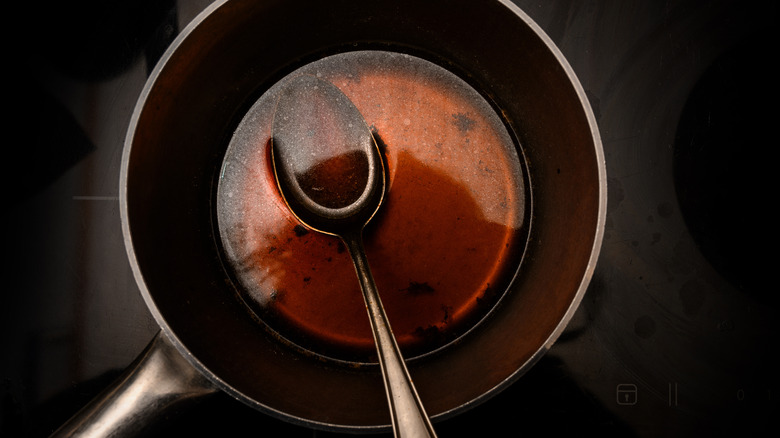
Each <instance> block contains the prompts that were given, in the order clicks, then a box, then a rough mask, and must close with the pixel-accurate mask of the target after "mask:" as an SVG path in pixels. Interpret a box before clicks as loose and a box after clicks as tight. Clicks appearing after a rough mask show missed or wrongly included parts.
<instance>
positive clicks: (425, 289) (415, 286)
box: [402, 281, 435, 295]
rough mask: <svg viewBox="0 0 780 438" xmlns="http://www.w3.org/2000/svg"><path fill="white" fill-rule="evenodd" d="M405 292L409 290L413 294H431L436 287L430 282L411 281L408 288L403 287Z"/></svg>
mask: <svg viewBox="0 0 780 438" xmlns="http://www.w3.org/2000/svg"><path fill="white" fill-rule="evenodd" d="M402 290H403V291H405V292H409V293H410V294H412V295H419V294H429V293H432V292H433V291H434V290H435V289H434V288H432V287H431V286H430V285H429V284H428V282H422V283H418V282H416V281H410V282H409V287H407V288H406V289H402Z"/></svg>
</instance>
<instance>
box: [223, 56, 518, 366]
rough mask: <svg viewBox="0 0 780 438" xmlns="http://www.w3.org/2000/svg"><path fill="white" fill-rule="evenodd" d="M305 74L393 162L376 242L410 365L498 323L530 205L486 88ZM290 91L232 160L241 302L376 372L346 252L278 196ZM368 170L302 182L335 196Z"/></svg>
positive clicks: (418, 68) (379, 279)
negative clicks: (333, 190) (281, 134)
mask: <svg viewBox="0 0 780 438" xmlns="http://www.w3.org/2000/svg"><path fill="white" fill-rule="evenodd" d="M302 73H306V74H311V75H315V76H317V77H319V78H320V79H323V80H327V81H330V82H331V83H332V84H334V85H335V86H337V87H338V88H339V89H340V90H341V91H342V92H343V93H344V94H345V95H346V96H347V97H348V98H349V99H350V100H351V101H352V103H354V105H355V106H356V107H357V108H358V110H359V111H360V113H361V114H362V115H363V118H364V119H365V120H366V123H367V124H368V125H369V126H370V127H371V129H372V131H373V132H374V136H375V138H376V140H377V143H378V144H379V147H380V149H381V150H382V152H383V155H384V158H385V160H386V167H387V170H388V175H387V176H388V182H389V184H388V191H387V196H386V198H385V200H384V203H383V204H382V206H381V208H380V209H379V212H378V213H377V215H376V216H375V217H374V218H373V219H372V221H371V222H370V223H369V225H368V226H367V227H366V229H365V232H364V238H365V245H366V253H367V257H368V260H369V263H370V264H371V269H372V271H373V274H374V278H375V280H376V284H377V288H378V290H379V293H380V296H381V299H382V302H383V305H384V307H385V310H386V312H387V314H388V318H389V320H390V324H391V326H392V329H393V332H394V334H395V336H396V339H397V340H398V343H399V345H400V346H401V349H402V350H403V352H404V354H405V355H406V356H407V357H412V356H414V355H419V354H424V353H427V352H430V351H432V350H435V349H437V348H440V347H442V346H444V345H446V344H447V343H449V342H451V341H452V340H454V339H456V338H458V337H459V336H461V335H463V334H464V333H466V332H467V331H468V330H469V329H470V328H471V327H473V326H474V324H476V323H477V322H478V321H480V320H481V319H482V318H484V317H485V315H487V314H488V312H489V311H490V309H491V308H493V306H494V305H495V304H496V302H497V301H498V299H499V298H500V297H501V296H502V295H503V293H504V291H505V290H506V288H507V286H508V284H509V282H510V281H511V278H512V277H513V275H514V274H515V272H516V270H517V268H518V266H519V262H520V257H521V255H522V251H523V247H524V243H525V239H526V233H527V224H526V223H525V222H526V216H527V211H526V210H527V206H526V202H527V199H530V195H528V194H527V193H526V190H527V187H526V185H525V184H526V183H525V182H524V175H523V172H524V170H523V167H524V166H523V163H522V162H521V158H520V156H519V154H518V152H517V149H516V146H515V143H514V141H513V140H512V137H511V136H510V135H509V133H508V132H507V130H506V127H505V126H504V124H503V123H502V121H501V119H500V118H499V117H498V115H497V114H496V113H495V112H494V111H493V109H492V108H491V107H490V105H489V104H488V103H487V102H486V101H485V100H484V99H483V98H482V97H481V96H480V95H479V94H478V93H477V92H476V91H475V90H474V89H472V88H471V87H470V86H468V85H467V84H466V83H465V82H463V81H461V80H460V79H458V78H457V77H456V76H454V75H452V74H451V73H449V72H447V71H445V70H444V69H442V68H440V67H438V66H436V65H434V64H432V63H430V62H428V61H425V60H422V59H420V58H416V57H413V56H409V55H404V54H398V53H392V52H383V51H364V52H350V53H344V54H340V55H334V56H330V57H327V58H324V59H322V60H320V61H317V62H314V63H311V64H308V65H306V66H304V67H303V68H301V69H299V70H298V71H296V72H294V73H292V75H296V74H302ZM278 88H279V86H278V85H276V86H274V87H272V88H271V89H270V90H268V91H267V92H266V93H265V94H263V96H261V97H260V99H258V101H257V102H256V103H255V105H254V106H253V107H252V108H251V109H250V110H249V112H248V113H247V115H246V116H245V117H244V119H243V120H242V121H241V123H240V124H239V126H238V128H237V130H236V132H235V133H234V136H233V138H232V140H231V143H230V146H229V148H228V151H227V153H226V156H225V159H224V163H223V168H222V173H221V177H220V182H219V187H218V192H217V217H218V222H219V229H220V236H221V239H222V245H223V248H224V254H225V259H226V262H227V264H228V265H229V266H231V269H232V271H233V275H234V278H235V279H236V285H237V289H238V290H239V294H240V295H241V297H242V299H243V300H244V301H245V302H246V303H247V305H248V306H249V307H250V308H251V309H252V311H253V312H254V313H255V314H256V315H257V316H258V317H259V319H260V320H262V321H263V322H264V323H265V324H267V326H268V327H269V328H271V329H272V330H273V331H275V332H276V333H278V334H279V335H281V336H282V337H284V338H285V339H287V340H289V341H291V342H292V343H294V344H296V345H298V346H300V347H302V348H304V349H306V350H309V351H312V352H315V353H317V354H321V355H323V356H328V357H331V358H336V359H340V360H350V361H361V362H364V361H373V360H374V356H375V348H374V341H373V338H372V335H371V330H370V326H369V322H368V317H367V315H366V309H365V304H364V303H363V298H362V294H361V292H360V287H359V284H358V280H357V277H356V274H355V270H354V267H353V266H352V262H351V260H350V258H349V255H348V254H347V252H346V250H345V248H344V245H343V244H342V243H341V242H340V240H339V239H338V238H336V237H333V236H329V235H324V234H321V233H317V232H314V231H310V230H308V229H307V228H305V227H304V226H302V225H301V224H300V223H298V222H297V221H296V219H295V217H294V216H293V215H292V213H290V211H289V210H288V208H287V206H286V205H285V204H284V202H283V200H282V199H281V197H280V195H279V192H278V189H277V187H276V184H275V180H274V177H273V170H272V167H271V163H270V158H269V157H270V153H269V145H270V143H269V139H270V137H271V121H272V119H273V113H274V107H275V102H276V100H277V98H276V95H275V93H277V92H278ZM360 159H361V158H360V157H351V156H344V157H339V158H336V159H335V160H337V161H338V163H335V162H332V163H321V164H320V165H318V166H315V167H313V168H312V169H311V170H310V172H307V174H305V175H300V178H301V179H302V181H303V180H307V179H308V181H309V182H310V183H311V186H312V187H315V186H316V187H334V185H337V184H341V180H342V178H345V173H352V171H353V170H355V171H358V172H359V171H360V166H359V165H355V163H356V162H357V161H360ZM356 160H357V161H356ZM353 168H354V169H353ZM360 179H361V177H360V176H359V175H358V176H357V180H360ZM344 183H345V184H348V180H347V181H345V182H344ZM322 196H324V197H323V198H322V202H323V203H326V202H337V203H338V202H345V201H338V200H333V199H329V197H328V195H327V193H324V194H322ZM318 202H319V201H318ZM323 205H324V204H323Z"/></svg>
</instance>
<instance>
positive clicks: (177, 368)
mask: <svg viewBox="0 0 780 438" xmlns="http://www.w3.org/2000/svg"><path fill="white" fill-rule="evenodd" d="M216 392H217V388H216V386H215V385H214V384H213V383H211V381H209V380H208V379H207V378H206V377H205V376H204V375H203V374H201V372H200V371H198V370H197V369H195V367H193V366H192V365H191V364H190V363H189V362H188V361H187V360H186V359H185V358H184V357H183V356H182V355H181V353H179V351H178V350H176V347H174V346H173V344H172V343H171V341H170V340H169V339H168V336H166V335H165V334H163V333H162V331H161V332H159V333H157V335H156V336H155V337H154V339H152V341H151V342H150V343H149V345H148V346H147V347H146V349H145V350H144V352H143V353H141V355H140V356H139V357H138V359H136V360H135V362H134V363H133V364H132V365H130V366H129V367H128V369H127V370H126V371H125V372H124V374H123V375H122V376H121V377H119V378H118V379H117V380H116V381H115V382H114V383H113V384H112V385H111V386H110V387H109V388H107V389H106V390H105V391H104V392H103V393H101V394H100V395H99V396H97V397H96V398H95V399H94V400H92V401H91V402H90V403H89V404H88V405H87V406H85V407H84V408H83V409H81V410H80V411H79V412H78V413H76V415H74V416H73V418H71V419H70V420H68V422H67V423H65V424H64V425H63V426H61V427H60V428H59V429H57V430H56V431H55V432H54V434H52V438H55V437H56V438H60V437H106V436H111V437H130V436H135V435H138V434H139V433H140V432H141V431H142V430H143V429H144V428H145V427H146V426H148V425H149V424H150V423H152V422H153V421H154V420H156V419H158V418H159V417H161V416H162V414H164V413H166V412H169V410H170V408H172V407H174V406H179V405H180V404H183V403H184V402H190V401H195V400H198V399H201V398H203V397H204V396H207V395H210V394H214V393H216Z"/></svg>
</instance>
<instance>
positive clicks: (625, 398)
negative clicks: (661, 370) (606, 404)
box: [615, 383, 637, 406]
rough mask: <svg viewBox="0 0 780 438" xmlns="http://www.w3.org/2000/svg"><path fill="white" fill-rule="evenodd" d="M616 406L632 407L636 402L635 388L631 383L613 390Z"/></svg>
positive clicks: (620, 385) (623, 384)
mask: <svg viewBox="0 0 780 438" xmlns="http://www.w3.org/2000/svg"><path fill="white" fill-rule="evenodd" d="M615 393H616V399H617V404H619V405H623V406H633V405H635V404H636V402H637V387H636V385H634V384H633V383H621V384H619V385H617V387H616V389H615Z"/></svg>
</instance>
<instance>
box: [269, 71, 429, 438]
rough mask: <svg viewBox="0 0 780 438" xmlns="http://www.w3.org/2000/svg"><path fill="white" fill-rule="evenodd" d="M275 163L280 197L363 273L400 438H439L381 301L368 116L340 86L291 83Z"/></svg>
mask: <svg viewBox="0 0 780 438" xmlns="http://www.w3.org/2000/svg"><path fill="white" fill-rule="evenodd" d="M271 142H272V147H271V161H272V165H273V169H274V174H275V177H276V183H277V185H278V186H279V191H280V192H281V194H282V197H283V198H284V201H285V203H286V204H287V206H288V207H289V208H290V211H291V212H292V213H293V214H294V215H295V216H296V217H297V218H298V219H299V220H300V221H301V222H302V223H303V224H304V225H306V226H307V227H309V228H311V229H313V230H315V231H319V232H322V233H326V234H331V235H334V236H338V237H340V238H341V239H342V240H343V241H344V244H345V245H346V247H347V249H348V251H349V254H350V256H351V257H352V261H353V263H354V265H355V270H356V271H357V275H358V279H359V280H360V287H361V289H362V291H363V298H364V299H365V301H366V307H367V310H368V315H369V319H370V321H371V329H372V332H373V335H374V341H375V343H376V348H377V352H378V354H379V365H380V367H381V370H382V376H383V378H384V383H385V389H386V392H387V400H388V404H389V407H390V416H391V419H392V424H393V430H394V432H395V435H396V436H398V437H434V436H436V434H435V432H434V430H433V426H432V425H431V422H430V419H429V418H428V415H427V414H426V413H425V409H424V408H423V405H422V402H421V401H420V397H419V396H418V395H417V391H416V390H415V388H414V384H413V383H412V379H411V377H410V376H409V372H408V370H407V369H406V365H405V363H404V359H403V356H402V355H401V352H400V350H399V348H398V344H397V343H396V340H395V337H394V336H393V333H392V331H391V329H390V324H389V322H388V320H387V316H386V315H385V311H384V309H383V307H382V302H381V301H380V299H379V295H378V293H377V288H376V285H375V284H374V279H373V277H372V275H371V270H370V268H369V265H368V260H367V259H366V254H365V250H364V248H363V228H364V227H365V225H366V224H367V223H368V222H369V221H370V220H371V218H372V217H374V215H375V214H376V212H377V210H378V209H379V206H380V205H381V204H382V200H383V198H384V194H385V185H386V180H385V170H384V166H383V163H382V156H381V154H380V152H379V149H378V148H377V145H376V142H375V141H374V137H373V136H372V134H371V131H370V129H369V127H368V126H367V125H366V122H365V120H364V119H363V116H362V115H361V114H360V112H359V111H358V110H357V108H355V106H354V104H353V103H352V102H351V101H350V100H349V99H348V98H347V97H346V96H345V95H344V94H343V93H342V92H341V90H339V89H338V88H336V87H335V86H334V85H333V84H331V83H329V82H326V81H323V80H321V79H318V78H316V77H314V76H309V75H302V76H298V77H296V78H293V79H291V80H290V81H289V82H287V83H286V84H285V85H284V87H283V89H282V90H281V91H280V96H279V101H278V103H277V107H276V112H275V113H274V121H273V127H272V139H271Z"/></svg>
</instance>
